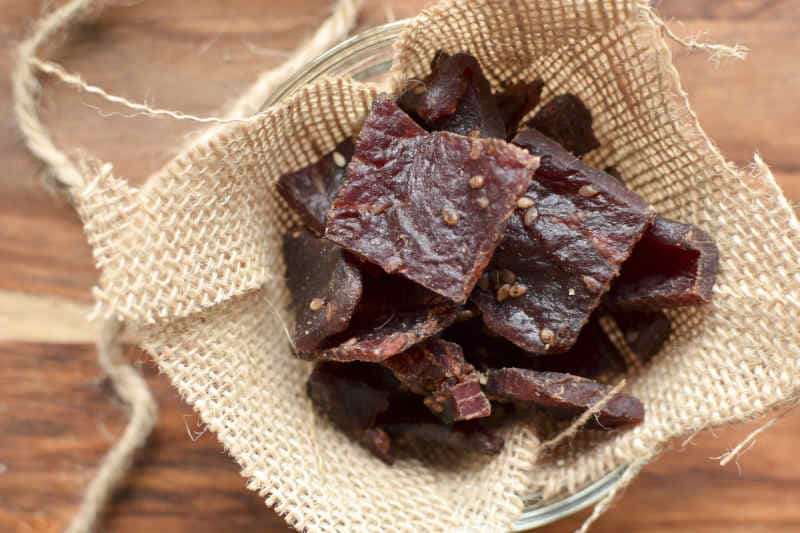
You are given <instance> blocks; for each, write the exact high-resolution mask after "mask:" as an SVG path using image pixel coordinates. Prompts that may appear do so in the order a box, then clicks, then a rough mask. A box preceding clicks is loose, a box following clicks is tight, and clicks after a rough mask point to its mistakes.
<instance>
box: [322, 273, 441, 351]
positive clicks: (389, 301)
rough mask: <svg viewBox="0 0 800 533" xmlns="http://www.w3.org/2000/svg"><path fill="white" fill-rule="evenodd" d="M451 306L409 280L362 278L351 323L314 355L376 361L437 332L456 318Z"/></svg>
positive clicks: (407, 347) (393, 277)
mask: <svg viewBox="0 0 800 533" xmlns="http://www.w3.org/2000/svg"><path fill="white" fill-rule="evenodd" d="M455 318H456V306H455V305H454V304H453V303H452V302H450V301H449V300H447V299H445V298H443V297H442V296H439V295H438V294H435V293H433V292H431V291H429V290H427V289H425V288H423V287H420V286H419V285H417V284H415V283H414V282H412V281H409V280H407V279H405V278H402V277H399V276H387V275H385V274H384V275H383V276H381V277H378V278H370V277H365V278H364V296H363V298H362V299H361V301H360V302H359V305H358V308H357V310H356V313H355V315H354V316H353V318H352V319H351V327H350V328H348V329H347V330H346V331H343V332H342V333H340V334H339V335H337V336H335V337H333V338H331V339H329V340H328V342H326V344H325V346H323V350H322V351H321V352H318V353H316V354H313V356H314V357H316V358H319V359H328V360H333V361H371V362H381V361H384V360H386V359H388V358H390V357H392V356H394V355H397V354H399V353H401V352H404V351H406V350H407V349H409V348H411V347H412V346H414V345H415V344H417V343H419V342H422V341H424V340H426V339H429V338H430V337H433V336H434V335H437V334H438V333H440V332H441V331H442V330H443V329H444V328H446V327H447V326H449V325H450V324H452V323H453V322H454V321H455Z"/></svg>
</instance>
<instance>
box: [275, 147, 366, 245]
mask: <svg viewBox="0 0 800 533" xmlns="http://www.w3.org/2000/svg"><path fill="white" fill-rule="evenodd" d="M354 150H355V146H354V145H353V141H352V140H351V139H347V140H345V141H344V142H342V143H341V144H339V145H338V146H337V147H336V148H335V149H334V151H333V152H331V153H329V154H328V155H326V156H325V157H323V158H322V159H320V160H319V161H317V162H316V163H314V164H311V165H309V166H307V167H305V168H301V169H300V170H298V171H297V172H292V173H290V174H284V175H283V176H281V177H280V179H279V180H278V192H279V193H280V194H281V196H283V199H284V200H286V203H288V204H289V205H290V206H291V207H292V209H294V210H295V211H296V212H297V214H298V215H300V218H301V219H302V220H303V222H304V223H305V224H306V225H307V226H308V227H309V229H311V231H313V232H314V233H316V234H317V235H322V234H323V233H324V232H325V218H326V215H327V213H328V209H329V208H330V206H331V202H333V199H334V197H335V196H336V193H337V192H338V191H339V188H340V187H341V186H342V183H343V182H344V177H345V172H346V170H347V164H348V163H349V162H350V159H351V158H352V157H353V151H354Z"/></svg>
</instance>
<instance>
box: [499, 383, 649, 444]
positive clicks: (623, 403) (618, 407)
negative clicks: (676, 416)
mask: <svg viewBox="0 0 800 533" xmlns="http://www.w3.org/2000/svg"><path fill="white" fill-rule="evenodd" d="M485 389H486V393H487V394H488V395H489V396H490V397H492V398H494V399H497V400H500V401H512V402H517V403H529V404H533V405H536V406H538V407H542V408H545V409H547V410H552V411H554V412H556V413H558V414H560V415H564V416H578V415H580V414H581V413H583V412H584V411H586V410H587V409H589V408H591V407H592V406H594V405H596V404H597V403H598V402H600V401H601V400H602V399H603V398H605V396H607V395H608V394H609V392H611V389H612V387H608V386H606V385H602V384H600V383H597V382H596V381H592V380H591V379H586V378H581V377H578V376H572V375H570V374H562V373H560V372H537V371H535V370H527V369H523V368H504V369H501V370H490V371H489V373H488V379H487V383H486V387H485ZM642 420H644V406H643V405H642V402H640V401H639V400H638V399H637V398H635V397H633V396H630V395H628V394H624V393H619V394H616V395H615V396H613V397H612V398H611V399H610V400H609V401H608V402H607V403H606V404H605V405H604V406H603V407H602V408H601V409H600V410H599V411H598V412H597V414H596V415H595V421H596V423H597V425H598V426H599V427H601V428H606V429H609V428H620V427H630V426H635V425H637V424H639V423H641V422H642Z"/></svg>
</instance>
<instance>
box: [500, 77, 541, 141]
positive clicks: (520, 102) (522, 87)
mask: <svg viewBox="0 0 800 533" xmlns="http://www.w3.org/2000/svg"><path fill="white" fill-rule="evenodd" d="M543 88H544V82H543V81H542V80H540V79H536V80H533V81H532V82H524V81H521V82H517V83H515V84H513V85H510V86H509V87H507V88H506V89H504V90H503V91H501V92H499V93H498V94H497V95H496V96H495V98H496V100H497V108H498V111H499V112H500V116H501V117H502V119H503V123H504V124H505V125H506V137H505V138H506V139H507V140H511V139H513V138H514V136H515V135H516V134H517V129H518V128H519V124H520V122H522V119H523V118H525V115H527V114H528V113H530V112H531V111H533V110H534V109H535V108H536V106H537V105H539V100H540V99H541V97H542V89H543Z"/></svg>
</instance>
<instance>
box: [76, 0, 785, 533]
mask: <svg viewBox="0 0 800 533" xmlns="http://www.w3.org/2000/svg"><path fill="white" fill-rule="evenodd" d="M645 4H646V3H645V2H643V1H638V0H595V1H590V0H527V1H524V0H518V1H506V0H479V1H476V0H470V1H466V0H447V1H445V2H442V3H440V4H438V5H435V6H433V7H431V8H429V9H427V10H426V11H424V12H423V13H422V14H421V15H419V16H418V17H417V18H416V19H415V20H414V21H413V22H412V23H411V24H410V27H409V28H408V29H407V31H405V33H404V34H403V35H402V37H401V38H400V39H399V41H398V42H397V44H396V59H395V63H394V66H393V74H394V79H395V83H397V84H401V83H403V81H404V80H406V79H408V78H418V77H422V76H424V75H425V74H426V73H427V70H428V68H429V66H428V65H429V63H430V59H431V58H432V57H433V55H434V53H435V52H436V51H437V50H438V49H444V50H446V51H448V52H456V51H460V50H467V51H469V52H471V53H473V54H475V55H476V56H477V57H478V59H479V60H480V62H481V64H482V65H483V66H484V69H485V71H486V73H487V75H488V76H489V78H490V80H491V82H492V83H493V85H494V86H495V87H497V86H498V85H499V84H500V83H501V82H510V81H516V80H519V79H532V78H535V77H542V78H543V79H544V80H545V81H546V86H545V92H544V100H545V101H546V100H547V99H549V98H550V97H551V96H553V95H556V94H560V93H564V92H572V93H575V94H577V95H579V96H580V97H581V98H582V99H583V100H584V101H585V102H586V103H587V104H588V105H589V107H590V108H591V109H592V112H593V115H594V118H595V124H596V128H595V131H596V133H597V137H598V138H599V139H600V141H601V144H602V147H601V148H599V149H598V150H596V151H594V152H592V153H591V155H590V156H589V157H588V161H589V163H590V164H593V165H595V166H598V167H601V168H602V167H604V166H607V165H614V166H616V167H617V168H618V169H619V170H620V172H621V173H622V175H623V176H625V179H626V181H627V183H628V184H629V185H630V186H631V187H632V188H633V189H635V190H636V191H638V192H639V193H640V194H642V195H643V196H644V197H645V198H646V199H647V200H649V201H650V202H652V203H653V205H654V206H655V207H656V208H657V209H658V210H659V211H660V212H661V213H662V214H664V215H667V216H669V217H673V218H677V219H680V220H683V221H686V222H691V223H693V224H696V225H698V226H700V227H702V228H704V229H705V230H706V231H708V232H709V233H710V234H711V235H713V237H714V238H715V239H716V241H717V243H718V245H719V249H720V252H721V272H720V275H719V278H718V281H717V286H716V288H715V291H714V300H713V303H712V304H711V305H708V306H705V307H703V308H697V309H685V310H680V311H675V312H671V313H670V315H671V318H672V319H673V324H674V334H673V335H672V337H671V339H670V341H669V343H668V345H667V346H666V348H665V349H664V350H663V352H662V353H661V354H659V355H658V357H657V358H656V359H655V360H654V361H653V362H652V363H651V364H649V365H648V366H647V367H646V368H633V369H631V371H630V373H629V375H628V376H626V378H627V383H628V387H627V388H628V390H629V391H630V392H632V393H633V394H635V395H637V396H638V397H639V398H641V399H642V401H643V402H644V403H645V405H646V407H647V418H646V421H645V423H644V424H643V425H641V426H639V427H638V428H636V429H634V430H631V431H627V432H620V433H613V434H610V435H603V436H595V435H588V436H582V437H579V441H578V440H573V441H572V442H570V443H569V446H563V447H559V448H557V449H556V450H554V451H551V452H548V453H546V454H544V453H543V454H540V453H538V447H539V441H538V440H537V436H536V435H535V433H534V432H533V431H532V430H531V428H529V427H527V426H524V425H520V426H518V427H515V428H513V429H511V430H510V431H509V433H508V435H507V439H508V440H507V445H506V447H505V450H504V451H503V453H502V454H501V455H499V456H498V457H495V458H490V459H487V458H477V457H464V458H460V459H455V458H453V457H451V456H450V455H449V454H446V453H441V452H433V451H430V452H428V453H427V455H422V456H419V457H416V458H405V459H403V460H401V461H399V462H398V463H397V464H395V465H394V466H392V467H389V466H386V465H384V464H382V463H381V462H380V461H378V460H376V459H374V458H372V457H371V456H370V455H369V454H368V453H366V452H365V451H364V450H363V449H362V448H361V447H359V446H358V445H356V444H354V443H352V442H351V441H350V440H349V439H348V438H347V437H345V436H344V435H343V434H341V433H340V432H338V431H337V430H335V429H334V428H333V427H332V426H331V425H330V424H329V423H328V422H327V421H326V420H324V419H322V418H319V417H318V416H317V415H315V413H314V411H313V410H312V409H311V406H310V404H309V402H308V400H307V399H306V396H305V391H304V383H305V379H306V377H307V375H308V373H309V371H310V367H309V365H308V364H307V363H304V362H301V361H298V360H296V359H294V358H293V357H292V355H291V349H290V343H289V341H288V338H287V335H286V324H287V323H288V322H289V320H290V318H289V317H288V316H287V315H286V313H285V311H284V308H285V304H286V301H287V292H286V287H285V282H284V274H285V272H284V268H285V267H284V263H283V259H282V257H281V253H280V249H281V246H280V243H281V235H282V233H283V232H284V231H286V229H287V227H289V226H290V225H291V223H292V216H291V214H290V213H289V212H288V210H287V207H286V206H285V205H284V204H283V203H282V202H281V201H280V199H279V198H278V197H277V196H276V194H275V189H274V183H275V181H276V179H277V178H278V176H280V175H281V174H283V173H286V172H289V171H292V170H296V169H298V168H300V167H303V166H305V165H307V164H308V163H310V162H312V161H314V160H315V159H316V158H318V157H319V156H321V155H322V154H324V153H326V152H328V151H330V150H331V149H333V147H334V146H335V144H336V143H337V142H339V141H341V140H342V139H344V138H345V137H347V136H349V135H351V134H353V133H354V132H355V131H357V129H358V127H359V124H360V121H361V120H362V119H363V117H364V116H365V113H366V112H367V110H368V107H369V104H370V101H371V99H372V98H373V97H374V96H375V89H374V88H371V87H369V86H367V85H363V84H359V83H356V82H354V81H351V80H348V79H323V80H320V81H317V82H315V83H314V84H313V85H310V86H306V87H303V88H302V89H300V90H299V91H297V92H296V93H295V94H293V95H292V96H290V97H289V98H288V99H286V100H285V101H284V102H283V103H281V104H279V105H277V106H275V107H273V108H271V109H270V110H269V111H268V112H266V113H265V114H263V115H261V116H260V117H259V118H258V120H256V121H253V122H250V123H246V124H239V125H234V126H230V127H228V128H225V129H224V130H222V131H218V132H217V133H215V134H214V135H213V136H212V137H211V138H210V140H208V141H207V142H205V143H203V144H201V145H199V146H196V147H194V148H192V149H191V150H190V151H188V152H186V153H184V154H183V155H181V156H180V157H178V158H177V159H175V160H174V161H173V162H172V163H170V164H169V165H168V166H167V167H166V168H165V169H164V171H163V172H161V173H159V174H158V175H156V176H155V177H154V178H153V179H152V180H151V181H149V182H148V184H147V185H146V186H144V187H142V188H134V187H131V186H130V185H128V184H127V183H126V182H125V181H124V180H122V179H119V178H117V177H115V176H113V174H112V172H111V169H110V168H109V167H105V168H104V169H103V171H101V172H99V174H98V176H97V177H96V178H95V179H94V180H93V181H92V182H91V183H89V184H88V185H87V186H86V187H85V188H84V189H83V190H82V191H80V193H79V194H78V195H77V198H76V200H77V203H78V206H79V210H80V213H81V216H82V218H83V220H84V222H85V226H86V233H87V235H88V238H89V240H90V242H91V244H92V246H93V248H94V253H95V257H96V261H97V264H98V266H99V268H100V270H101V281H100V284H99V287H98V288H97V290H96V297H97V299H98V301H99V302H100V304H101V306H102V308H103V309H104V311H105V312H107V313H113V314H116V315H117V316H119V317H120V318H122V319H123V320H125V321H126V322H128V323H129V324H133V325H135V326H137V327H138V328H139V329H140V330H141V332H142V333H143V338H144V339H145V340H144V344H143V345H144V348H145V349H146V350H147V351H148V352H149V353H151V354H152V355H153V357H154V358H155V360H156V361H157V363H158V365H159V367H160V368H161V369H162V370H163V371H164V372H165V373H166V374H167V375H168V376H169V377H170V379H171V380H172V382H173V383H174V384H175V386H176V387H177V388H178V390H179V391H180V393H181V394H182V395H183V396H184V398H186V400H187V401H188V402H189V403H191V404H192V405H193V406H194V407H195V409H197V410H198V412H199V413H200V414H201V416H202V418H203V420H204V422H205V423H206V425H207V426H208V427H209V428H210V429H211V430H213V431H214V432H215V433H216V434H217V435H218V437H219V439H220V440H221V441H222V443H223V444H224V446H225V448H226V449H227V450H228V452H229V453H230V454H231V455H232V456H233V457H234V458H235V459H236V460H237V461H238V463H239V464H240V465H241V468H242V474H243V475H244V476H245V477H246V478H247V480H248V487H249V488H251V489H252V490H255V491H258V492H259V493H260V494H261V495H263V496H264V497H265V498H266V502H267V503H268V504H269V505H271V506H273V507H274V508H275V509H276V510H277V511H278V512H279V513H281V514H282V515H284V516H285V517H286V519H287V520H288V521H289V522H290V523H291V524H292V525H294V526H295V527H297V528H299V529H307V530H309V531H383V530H397V531H451V530H454V529H457V528H464V529H474V530H478V531H500V530H503V529H506V528H508V527H510V525H511V524H512V523H513V521H514V520H515V518H516V517H517V516H518V514H519V512H520V510H521V507H522V501H521V499H520V495H522V494H524V493H526V492H528V491H534V492H539V493H542V494H543V495H544V496H546V497H547V496H552V495H556V494H559V493H561V492H564V491H572V490H575V489H576V488H578V487H579V486H581V485H582V484H584V483H586V482H588V481H591V480H593V479H596V478H598V477H599V476H601V475H602V474H604V473H606V472H608V471H609V470H610V469H612V468H614V467H616V466H619V465H622V464H625V463H631V462H636V461H642V460H646V459H647V458H649V457H651V456H652V455H653V454H655V453H657V452H658V451H659V450H660V449H662V448H663V446H664V445H665V444H666V443H667V442H668V441H669V440H670V439H672V438H673V437H676V436H681V435H687V434H690V433H693V432H696V431H698V430H701V429H703V428H708V427H712V426H716V425H720V424H724V423H728V422H732V421H737V420H742V419H745V418H751V417H756V416H758V415H761V414H764V413H765V412H767V411H768V410H769V409H771V408H773V407H775V406H776V405H778V404H780V403H782V402H786V401H789V400H792V399H794V398H795V396H796V395H797V392H798V382H797V376H798V370H800V348H799V347H800V328H798V326H797V323H796V320H797V316H798V315H799V314H800V269H798V264H799V261H798V258H799V257H800V255H799V254H798V250H800V225H798V221H797V219H796V218H795V216H794V214H793V212H792V210H791V208H790V207H789V206H788V205H787V203H786V201H785V199H784V198H783V197H782V196H781V193H780V191H779V189H778V188H777V186H776V185H775V183H774V181H773V179H772V176H771V175H770V174H769V172H768V170H767V169H766V167H765V166H763V165H762V166H760V167H754V168H753V169H751V170H750V171H746V172H742V171H739V170H737V169H736V168H735V167H734V166H733V165H731V164H728V163H727V162H726V161H725V160H724V159H723V157H722V156H721V155H720V154H719V152H718V151H717V150H716V149H715V148H714V146H713V144H712V142H711V141H710V140H709V139H708V138H707V137H706V135H705V134H704V133H703V131H702V130H701V129H700V126H699V125H698V123H697V121H696V119H695V117H694V115H693V114H692V112H691V111H690V109H689V106H688V103H687V101H686V98H685V95H684V93H683V92H682V91H681V88H680V84H679V80H678V76H677V73H676V71H675V70H674V68H673V67H672V64H671V60H670V52H669V50H668V47H667V45H666V43H665V41H664V39H663V38H662V36H661V26H660V22H659V21H658V20H657V19H656V18H655V17H654V15H653V14H652V12H651V11H650V10H649V8H648V7H646V5H645ZM742 122H743V127H744V126H745V125H746V124H745V120H744V119H743V121H742Z"/></svg>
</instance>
